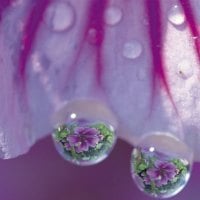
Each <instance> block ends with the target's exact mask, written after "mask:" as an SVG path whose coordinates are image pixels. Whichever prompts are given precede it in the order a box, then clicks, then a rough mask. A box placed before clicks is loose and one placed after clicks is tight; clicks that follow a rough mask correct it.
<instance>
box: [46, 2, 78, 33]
mask: <svg viewBox="0 0 200 200" xmlns="http://www.w3.org/2000/svg"><path fill="white" fill-rule="evenodd" d="M74 18H75V16H74V10H73V7H72V6H71V5H70V4H69V3H65V2H59V3H53V4H52V5H51V6H50V7H49V8H48V10H47V14H46V16H45V21H46V23H47V24H48V25H49V26H50V27H51V29H53V30H54V31H64V30H66V29H68V28H69V27H71V26H72V24H73V22H74Z"/></svg>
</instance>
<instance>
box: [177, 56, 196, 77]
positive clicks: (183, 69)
mask: <svg viewBox="0 0 200 200" xmlns="http://www.w3.org/2000/svg"><path fill="white" fill-rule="evenodd" d="M177 74H178V76H179V77H181V78H183V79H188V78H190V77H191V76H192V75H193V68H192V66H191V63H190V61H189V60H186V59H184V60H182V61H181V62H180V63H179V64H178V67H177Z"/></svg>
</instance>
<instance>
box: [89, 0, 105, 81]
mask: <svg viewBox="0 0 200 200" xmlns="http://www.w3.org/2000/svg"><path fill="white" fill-rule="evenodd" d="M107 3H108V0H101V1H99V0H96V1H95V2H94V3H93V4H91V7H90V9H89V10H90V14H89V19H91V21H90V23H89V24H88V29H89V28H92V29H94V30H96V35H95V40H94V45H95V47H96V53H97V55H96V58H97V59H96V80H97V84H98V85H101V77H102V71H103V65H102V62H101V61H102V56H101V51H102V45H103V41H104V36H105V30H104V29H105V28H104V13H105V9H106V7H107Z"/></svg>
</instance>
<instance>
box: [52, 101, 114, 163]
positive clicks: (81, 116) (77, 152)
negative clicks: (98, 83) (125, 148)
mask: <svg viewBox="0 0 200 200" xmlns="http://www.w3.org/2000/svg"><path fill="white" fill-rule="evenodd" d="M106 109H107V108H105V107H104V106H102V105H100V104H98V103H96V102H93V101H89V102H86V101H78V102H72V103H69V105H68V106H67V109H66V112H65V115H67V117H66V119H65V122H62V121H63V120H61V124H60V125H57V127H56V129H55V130H54V133H53V139H54V143H55V146H56V149H57V150H58V152H59V153H60V155H61V156H62V157H63V158H64V159H66V160H68V161H70V162H72V163H74V164H77V165H92V164H96V163H99V162H101V161H102V160H104V159H105V158H106V157H107V156H108V155H109V153H110V152H111V150H112V149H113V146H114V144H115V142H116V137H115V128H114V126H113V125H111V123H112V122H111V121H112V120H111V118H112V117H111V118H110V117H109V115H110V114H109V113H107V112H109V111H107V110H106ZM64 110H65V109H64ZM62 112H63V111H61V113H62ZM96 112H97V113H96ZM98 112H99V113H98ZM106 113H107V114H106ZM103 118H105V119H104V120H103Z"/></svg>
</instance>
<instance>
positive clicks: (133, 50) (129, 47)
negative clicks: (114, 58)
mask: <svg viewBox="0 0 200 200" xmlns="http://www.w3.org/2000/svg"><path fill="white" fill-rule="evenodd" d="M142 50H143V48H142V44H141V43H140V42H138V41H137V40H133V41H131V42H127V43H125V44H124V47H123V56H124V57H126V58H129V59H135V58H137V57H139V56H140V54H141V53H142Z"/></svg>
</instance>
